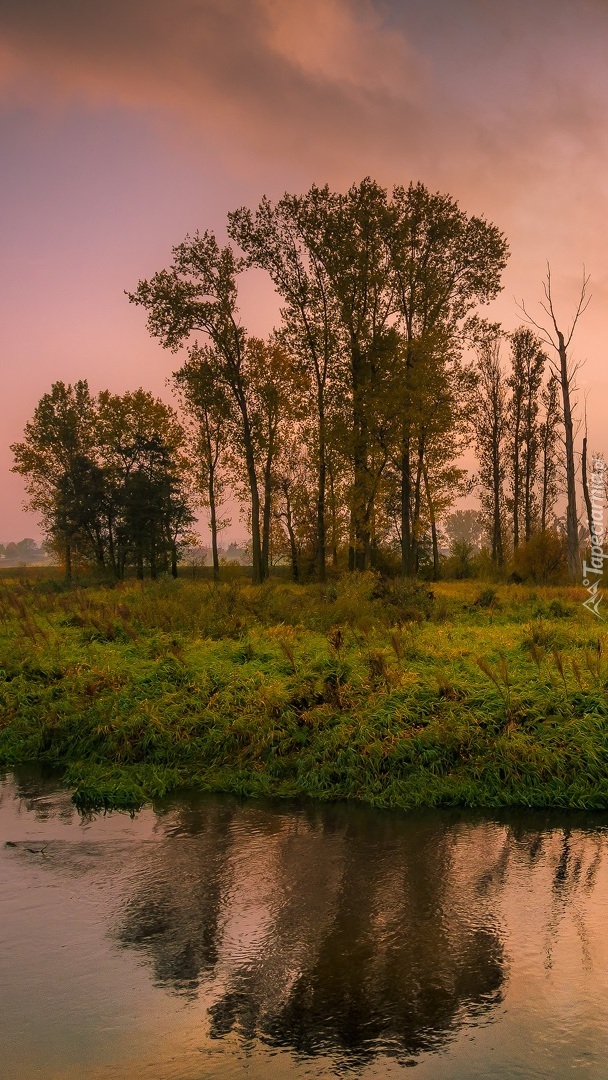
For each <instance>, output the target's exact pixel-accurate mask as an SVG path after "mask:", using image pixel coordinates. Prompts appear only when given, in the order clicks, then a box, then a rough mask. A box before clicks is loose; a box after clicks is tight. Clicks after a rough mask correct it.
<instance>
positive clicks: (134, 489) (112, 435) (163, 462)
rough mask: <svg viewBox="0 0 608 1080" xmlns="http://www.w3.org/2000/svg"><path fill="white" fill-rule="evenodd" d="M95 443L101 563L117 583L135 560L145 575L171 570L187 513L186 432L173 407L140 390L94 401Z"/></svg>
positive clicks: (106, 393) (103, 395)
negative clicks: (100, 488) (101, 494)
mask: <svg viewBox="0 0 608 1080" xmlns="http://www.w3.org/2000/svg"><path fill="white" fill-rule="evenodd" d="M95 428H96V445H97V455H98V460H99V463H100V465H101V468H102V471H103V474H104V477H105V515H106V517H105V521H106V535H107V546H108V559H109V562H110V565H111V568H112V571H113V573H114V575H115V577H117V578H122V577H124V573H125V568H126V566H127V565H128V564H129V563H130V562H131V561H134V563H135V566H136V569H137V573H138V576H140V577H143V574H144V568H145V565H148V567H149V569H150V573H151V575H152V576H156V574H157V573H158V567H159V565H162V566H163V567H164V568H168V567H169V564H170V565H171V568H172V572H173V573H177V553H178V552H177V549H178V547H179V545H180V543H181V535H182V533H183V534H184V540H185V538H186V536H187V535H188V531H189V528H190V525H191V523H192V521H193V520H194V519H193V515H192V511H191V508H190V499H189V493H188V491H187V488H188V485H187V481H186V474H187V471H188V467H189V462H188V459H187V457H186V455H185V453H184V443H185V435H184V431H183V428H182V426H181V424H180V423H179V422H178V419H177V417H176V415H175V413H174V412H173V410H172V409H171V408H170V407H169V406H168V405H166V404H165V403H164V402H163V401H161V400H160V399H158V398H155V397H154V396H153V395H152V394H151V393H149V392H148V391H147V390H142V389H141V388H140V389H138V390H133V391H128V392H127V393H125V394H122V395H119V394H111V393H110V392H109V391H108V390H102V391H101V393H100V394H99V395H98V398H97V401H96V419H95Z"/></svg>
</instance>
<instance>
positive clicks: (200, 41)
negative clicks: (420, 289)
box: [0, 0, 608, 541]
mask: <svg viewBox="0 0 608 1080" xmlns="http://www.w3.org/2000/svg"><path fill="white" fill-rule="evenodd" d="M607 52H608V7H606V5H605V4H604V3H603V2H601V0H579V2H578V3H577V4H576V5H575V4H573V3H572V2H571V0H568V2H566V0H532V3H530V0H528V2H527V3H524V2H523V0H512V2H511V3H509V4H504V3H499V2H498V0H461V2H459V3H458V4H454V3H453V2H452V3H450V2H449V0H426V2H425V3H424V4H420V3H414V2H413V0H401V2H399V0H392V3H391V2H375V0H374V2H372V0H360V2H359V0H172V3H171V4H168V3H166V0H106V2H105V3H104V4H103V5H102V4H95V5H92V4H82V3H76V2H75V0H54V2H53V3H52V4H50V3H49V2H48V0H0V139H1V146H2V156H1V167H0V213H1V215H2V222H1V225H2V233H1V235H2V244H1V245H0V284H1V289H2V307H3V311H2V319H1V321H0V356H1V358H2V395H1V398H0V431H1V433H2V438H1V440H0V508H1V509H0V541H7V540H11V539H20V538H21V537H22V536H24V535H30V536H36V537H38V536H39V532H38V530H37V527H36V523H35V518H32V516H31V515H26V514H25V513H24V512H23V511H22V509H21V504H22V501H23V488H22V484H21V481H20V479H19V478H18V477H16V476H14V475H12V474H11V473H10V471H9V470H10V465H11V455H10V452H9V450H8V445H9V444H10V443H11V442H12V441H15V440H17V439H19V437H20V435H21V433H22V430H23V426H24V424H25V422H26V421H27V419H28V418H29V417H30V415H31V413H32V411H33V409H34V407H35V405H36V402H37V401H38V399H39V398H40V396H41V395H42V394H43V393H44V392H45V391H46V390H48V389H49V387H50V385H51V383H52V382H53V381H54V380H56V379H64V380H66V381H73V380H75V379H78V378H88V379H89V382H90V385H91V387H92V389H93V390H94V391H97V390H99V389H101V388H103V387H106V386H107V387H109V388H110V389H112V390H115V391H122V390H126V389H129V388H135V387H137V386H140V385H143V386H145V387H147V388H150V389H152V390H153V391H155V392H156V393H159V394H162V395H165V396H167V397H168V398H169V396H170V394H169V391H168V390H167V388H166V387H165V379H166V377H167V376H168V375H169V374H170V372H171V370H172V368H173V367H174V366H175V358H174V357H172V356H171V354H168V353H165V352H163V350H162V349H161V348H160V346H159V345H158V343H157V342H155V341H151V340H150V339H149V338H148V335H147V332H146V329H145V319H144V317H143V313H142V311H141V310H138V309H136V308H133V307H131V306H129V304H128V302H127V300H126V298H125V296H124V290H125V289H128V288H133V286H134V285H135V284H136V282H137V280H138V279H139V278H140V277H146V276H149V275H150V274H151V273H153V272H154V271H155V270H157V269H159V268H160V267H161V266H163V265H166V264H167V263H168V262H169V260H170V249H171V246H172V245H173V244H174V243H177V242H179V241H180V240H181V239H183V237H184V235H185V233H186V232H188V231H190V232H192V231H194V230H195V229H197V228H200V229H205V228H212V229H217V230H218V231H220V232H221V231H222V230H223V228H224V222H225V215H226V212H227V211H228V210H230V209H232V208H234V207H235V206H238V205H240V204H242V203H247V204H250V205H254V204H255V203H256V202H257V201H258V199H259V197H260V196H261V195H262V194H263V193H266V194H268V195H269V196H270V197H277V196H279V195H281V194H282V193H283V191H285V190H286V189H288V190H303V189H305V188H306V187H308V186H309V184H310V183H311V182H312V181H316V182H318V183H325V182H326V181H327V182H329V183H330V184H331V185H334V186H336V187H340V188H344V187H346V186H348V185H349V184H350V183H351V182H353V181H355V180H360V179H361V178H362V177H363V176H365V175H366V174H371V175H372V176H374V177H376V178H377V179H378V180H380V181H382V182H383V183H385V184H387V185H391V184H393V183H407V182H408V181H409V180H418V179H420V180H423V181H424V182H425V183H426V184H427V185H429V186H430V187H431V188H433V189H441V190H445V191H449V192H450V193H451V194H452V195H454V196H455V197H456V198H457V199H458V200H459V201H460V203H461V205H462V206H463V208H464V209H466V210H468V211H469V212H473V213H482V214H485V215H486V217H488V218H489V219H490V220H492V221H494V222H496V224H497V225H499V226H500V228H502V229H503V230H504V231H505V232H506V234H507V236H508V238H509V241H510V245H511V252H512V254H511V259H510V262H509V266H508V269H507V272H506V274H505V277H504V285H505V288H504V291H503V293H502V295H501V297H500V299H499V300H498V301H497V302H496V303H495V304H494V305H493V306H492V309H491V312H490V313H491V314H492V316H493V317H494V318H499V319H501V320H502V321H503V322H504V324H505V326H506V327H507V328H514V327H515V326H516V325H517V324H518V322H519V321H520V320H519V317H518V313H517V310H516V307H515V301H514V297H518V298H520V297H522V296H523V297H525V299H526V302H527V304H528V306H529V307H530V308H531V309H532V308H533V307H534V304H535V301H536V299H537V298H538V297H539V295H540V284H541V279H542V277H543V274H544V270H545V264H546V261H547V259H549V260H550V262H551V264H552V269H553V276H554V281H555V287H556V297H557V301H558V310H559V311H561V312H563V313H564V316H563V317H564V321H567V317H568V314H569V312H570V311H571V309H572V306H573V304H574V303H575V300H576V294H577V290H578V288H579V284H580V278H581V274H582V266H583V263H584V264H585V266H586V268H587V271H588V272H589V273H590V275H591V286H592V293H593V299H592V303H591V306H590V308H589V310H588V312H587V313H586V314H585V316H584V319H583V321H582V322H581V324H580V330H579V331H578V332H577V336H576V339H575V353H576V357H577V358H578V359H580V360H584V361H585V365H584V367H583V369H582V371H581V373H580V377H579V382H580V386H581V394H580V398H581V406H580V408H579V413H580V412H581V411H582V402H583V397H584V395H585V394H586V395H587V413H588V419H589V436H590V444H591V448H592V449H593V450H598V451H600V450H601V451H606V450H608V438H607V437H606V433H605V428H606V424H605V421H604V413H605V411H606V406H607V404H608V378H607V375H606V373H605V372H606V365H605V356H606V351H605V350H606V344H605V343H606V339H607V336H608V335H607V329H608V327H607V326H606V311H607V301H608V273H607V259H608V256H607V254H606V252H607V251H608V212H607V211H608V138H607V135H608V130H607V126H606V116H607V114H608V67H607V65H606V55H607ZM243 311H244V315H245V319H246V322H247V324H248V326H249V328H250V329H251V330H253V331H256V332H259V333H263V332H265V331H266V330H267V329H269V327H270V326H271V325H272V322H273V319H274V317H275V311H276V309H275V305H274V303H273V297H272V292H271V290H270V289H269V288H268V287H267V285H266V282H265V279H264V278H263V276H262V275H259V274H258V275H252V277H251V279H250V280H249V281H247V282H246V283H245V285H244V289H243ZM240 532H241V530H240V529H239V528H238V526H237V524H236V522H235V526H234V527H233V529H232V530H231V533H232V534H234V535H236V534H240ZM230 535H231V534H230V533H229V534H228V538H230Z"/></svg>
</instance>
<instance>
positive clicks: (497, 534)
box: [492, 441, 504, 568]
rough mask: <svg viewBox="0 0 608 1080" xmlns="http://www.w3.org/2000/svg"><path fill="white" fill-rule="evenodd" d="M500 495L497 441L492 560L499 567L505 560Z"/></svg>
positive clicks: (494, 472)
mask: <svg viewBox="0 0 608 1080" xmlns="http://www.w3.org/2000/svg"><path fill="white" fill-rule="evenodd" d="M500 495H501V491H500V448H499V446H498V445H497V443H496V441H495V444H494V447H493V449H492V502H493V508H492V519H493V520H492V560H493V562H494V563H495V565H496V566H497V567H499V568H500V567H502V564H503V561H504V550H503V542H502V520H501V498H500Z"/></svg>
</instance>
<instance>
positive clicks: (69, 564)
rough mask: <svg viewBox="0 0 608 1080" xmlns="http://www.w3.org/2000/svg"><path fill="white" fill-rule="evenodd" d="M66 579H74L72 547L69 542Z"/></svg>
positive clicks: (66, 555)
mask: <svg viewBox="0 0 608 1080" xmlns="http://www.w3.org/2000/svg"><path fill="white" fill-rule="evenodd" d="M65 580H66V581H71V580H72V548H71V545H70V544H69V543H67V544H66V545H65Z"/></svg>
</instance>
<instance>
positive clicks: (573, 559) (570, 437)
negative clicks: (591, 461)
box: [557, 330, 580, 581]
mask: <svg viewBox="0 0 608 1080" xmlns="http://www.w3.org/2000/svg"><path fill="white" fill-rule="evenodd" d="M557 340H558V352H559V366H560V383H561V388H562V403H563V409H564V433H565V437H566V494H567V506H566V536H567V543H568V573H569V575H570V578H571V579H572V580H573V581H574V580H576V578H577V577H578V575H579V572H580V557H579V546H578V515H577V512H576V466H575V462H574V425H573V422H572V408H571V405H570V379H569V377H568V357H567V354H566V343H565V341H564V335H563V334H562V332H561V330H558V331H557Z"/></svg>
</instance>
